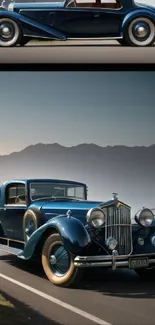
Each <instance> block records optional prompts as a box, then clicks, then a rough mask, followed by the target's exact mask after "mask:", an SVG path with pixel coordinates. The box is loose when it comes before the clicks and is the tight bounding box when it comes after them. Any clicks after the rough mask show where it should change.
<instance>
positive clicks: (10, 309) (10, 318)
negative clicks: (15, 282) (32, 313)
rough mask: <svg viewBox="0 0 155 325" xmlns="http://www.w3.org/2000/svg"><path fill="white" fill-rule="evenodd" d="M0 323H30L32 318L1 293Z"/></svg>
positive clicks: (24, 324)
mask: <svg viewBox="0 0 155 325" xmlns="http://www.w3.org/2000/svg"><path fill="white" fill-rule="evenodd" d="M0 324H1V325H11V324H16V325H28V324H29V325H30V324H32V323H31V322H30V319H29V318H28V317H27V316H26V315H24V314H23V313H21V312H20V311H19V310H18V309H16V307H15V306H14V305H13V304H12V303H10V301H8V300H6V299H5V298H4V296H2V295H1V294H0Z"/></svg>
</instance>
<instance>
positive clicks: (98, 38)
mask: <svg viewBox="0 0 155 325" xmlns="http://www.w3.org/2000/svg"><path fill="white" fill-rule="evenodd" d="M121 38H123V37H122V36H118V37H85V38H84V37H76V38H75V37H74V38H71V37H68V38H67V40H84V41H85V40H96V41H97V40H105V39H107V40H111V39H112V40H117V39H121ZM109 205H111V203H110V204H109ZM107 206H108V205H107ZM103 207H106V206H103Z"/></svg>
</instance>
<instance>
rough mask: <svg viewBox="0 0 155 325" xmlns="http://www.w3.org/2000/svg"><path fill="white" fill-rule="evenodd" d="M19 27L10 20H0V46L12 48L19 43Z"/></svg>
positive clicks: (20, 35)
mask: <svg viewBox="0 0 155 325" xmlns="http://www.w3.org/2000/svg"><path fill="white" fill-rule="evenodd" d="M21 37H22V34H21V29H20V26H19V25H18V24H17V23H16V22H15V21H14V20H12V19H10V18H0V46H1V47H12V46H16V45H17V44H19V43H20V40H21Z"/></svg>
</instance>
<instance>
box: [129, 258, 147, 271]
mask: <svg viewBox="0 0 155 325" xmlns="http://www.w3.org/2000/svg"><path fill="white" fill-rule="evenodd" d="M148 265H149V261H148V258H147V257H140V258H136V257H135V258H132V257H130V258H129V268H130V269H137V268H141V267H147V266H148Z"/></svg>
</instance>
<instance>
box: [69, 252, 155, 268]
mask: <svg viewBox="0 0 155 325" xmlns="http://www.w3.org/2000/svg"><path fill="white" fill-rule="evenodd" d="M131 257H132V258H136V257H137V258H140V257H147V258H148V262H149V266H150V265H151V264H155V254H139V255H118V252H117V251H115V250H114V251H112V255H99V256H76V257H75V259H74V265H75V266H76V267H79V268H84V267H109V268H112V269H113V270H115V269H116V268H117V267H122V268H126V267H129V258H131Z"/></svg>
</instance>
